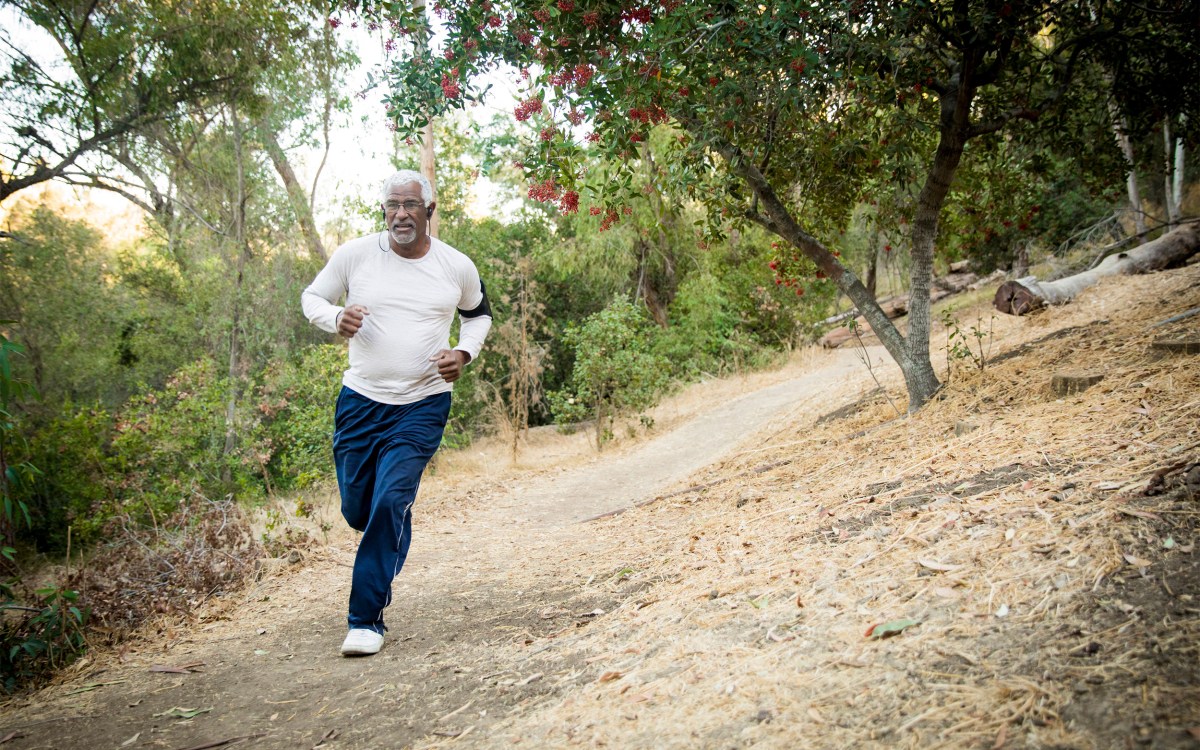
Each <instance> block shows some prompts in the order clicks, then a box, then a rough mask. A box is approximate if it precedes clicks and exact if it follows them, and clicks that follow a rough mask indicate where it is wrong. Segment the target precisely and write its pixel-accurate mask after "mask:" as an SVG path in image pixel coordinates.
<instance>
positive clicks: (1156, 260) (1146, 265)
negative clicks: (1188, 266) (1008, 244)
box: [992, 222, 1200, 315]
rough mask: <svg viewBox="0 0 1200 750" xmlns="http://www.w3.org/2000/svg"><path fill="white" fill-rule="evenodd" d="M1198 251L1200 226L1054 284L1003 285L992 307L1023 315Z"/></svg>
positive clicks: (1024, 282) (1029, 281) (1034, 281)
mask: <svg viewBox="0 0 1200 750" xmlns="http://www.w3.org/2000/svg"><path fill="white" fill-rule="evenodd" d="M1197 250H1200V222H1193V223H1189V224H1184V225H1183V226H1181V227H1180V228H1178V229H1176V230H1175V231H1173V232H1170V233H1168V234H1164V235H1163V236H1161V237H1159V238H1158V239H1156V240H1153V241H1151V242H1147V243H1145V244H1144V245H1141V246H1139V247H1136V248H1134V249H1133V250H1130V251H1129V252H1124V253H1117V254H1115V255H1110V256H1108V257H1107V258H1105V259H1104V261H1103V262H1102V263H1100V265H1098V266H1096V267H1095V268H1093V269H1091V270H1088V271H1084V272H1083V273H1077V274H1075V275H1074V276H1068V277H1066V278H1063V279H1059V280H1057V281H1047V282H1039V281H1038V280H1037V279H1036V278H1034V277H1032V276H1027V277H1025V278H1023V279H1017V280H1016V281H1007V282H1005V283H1004V284H1001V285H1000V288H999V289H997V290H996V297H995V299H994V300H993V302H992V306H993V307H995V308H996V309H997V310H999V311H1000V312H1002V313H1008V314H1010V315H1024V314H1026V313H1029V312H1032V311H1034V310H1038V309H1040V308H1042V307H1045V306H1046V305H1061V304H1065V303H1067V302H1070V301H1071V300H1072V299H1074V298H1075V297H1076V296H1077V295H1078V294H1079V293H1080V292H1082V291H1083V290H1084V289H1087V288H1088V287H1089V286H1091V285H1093V284H1095V283H1096V282H1097V281H1099V280H1100V279H1102V278H1104V277H1105V276H1115V275H1123V274H1136V273H1150V272H1151V271H1158V270H1161V269H1164V268H1169V267H1171V266H1175V265H1178V264H1181V263H1183V262H1184V261H1186V260H1187V259H1188V258H1190V257H1191V256H1192V255H1193V254H1195V253H1196V251H1197Z"/></svg>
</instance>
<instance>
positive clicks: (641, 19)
mask: <svg viewBox="0 0 1200 750" xmlns="http://www.w3.org/2000/svg"><path fill="white" fill-rule="evenodd" d="M652 17H653V16H652V13H651V11H650V9H649V8H627V9H625V10H623V11H621V20H622V21H625V22H626V23H633V22H635V21H636V22H638V23H650V20H651V18H652Z"/></svg>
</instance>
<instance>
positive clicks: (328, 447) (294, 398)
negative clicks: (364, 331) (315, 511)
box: [253, 344, 346, 490]
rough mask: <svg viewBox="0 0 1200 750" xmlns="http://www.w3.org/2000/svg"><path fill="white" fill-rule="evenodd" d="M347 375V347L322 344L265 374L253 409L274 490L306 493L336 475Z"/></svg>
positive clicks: (261, 447) (273, 367)
mask: <svg viewBox="0 0 1200 750" xmlns="http://www.w3.org/2000/svg"><path fill="white" fill-rule="evenodd" d="M345 369H346V347H345V346H344V345H342V344H320V345H317V346H312V347H309V348H307V349H305V350H304V351H303V352H302V353H301V355H300V358H299V359H298V360H296V361H294V362H282V363H275V364H274V365H272V366H271V367H269V368H268V369H267V371H266V372H265V373H264V374H263V378H262V380H263V383H262V385H261V386H260V387H259V388H258V389H257V391H256V392H255V394H254V401H253V408H254V411H255V412H257V414H258V415H259V417H260V418H261V419H262V421H263V428H262V431H263V435H262V440H261V442H260V444H259V448H260V449H261V451H262V452H263V455H264V456H267V457H268V458H266V460H265V461H264V463H265V464H266V466H267V471H268V476H269V477H270V482H271V485H272V489H273V490H287V489H303V488H305V487H310V486H312V485H313V484H316V483H317V482H319V481H321V480H322V479H326V478H327V477H329V476H331V475H332V474H333V414H334V408H335V406H336V404H337V396H338V392H339V391H340V390H341V388H342V372H343V371H344V370H345Z"/></svg>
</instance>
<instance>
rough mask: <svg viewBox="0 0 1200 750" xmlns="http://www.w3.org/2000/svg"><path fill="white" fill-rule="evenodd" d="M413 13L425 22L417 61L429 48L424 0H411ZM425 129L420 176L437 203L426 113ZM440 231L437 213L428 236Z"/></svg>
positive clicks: (429, 121)
mask: <svg viewBox="0 0 1200 750" xmlns="http://www.w3.org/2000/svg"><path fill="white" fill-rule="evenodd" d="M413 11H414V12H415V13H418V14H420V16H421V19H422V20H424V21H426V25H425V28H424V29H423V30H421V31H418V32H417V35H416V37H415V40H416V46H417V59H421V58H422V57H423V56H424V53H425V49H426V47H428V46H429V33H430V32H429V24H428V20H427V19H426V16H425V0H413ZM425 114H426V118H425V129H424V130H423V131H422V133H421V174H423V175H425V178H426V179H427V180H429V184H430V186H432V187H433V200H434V202H436V201H437V159H436V156H435V154H434V140H433V117H432V116H429V112H428V111H426V113H425ZM440 231H441V220H440V217H439V216H438V214H437V212H434V214H433V216H430V217H429V236H430V237H437V236H438V234H439V232H440Z"/></svg>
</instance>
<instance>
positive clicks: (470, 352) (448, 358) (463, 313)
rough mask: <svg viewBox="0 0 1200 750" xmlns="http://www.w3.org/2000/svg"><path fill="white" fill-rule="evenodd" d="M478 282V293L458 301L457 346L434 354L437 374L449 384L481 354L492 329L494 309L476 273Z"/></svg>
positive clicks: (464, 296) (476, 288) (476, 289)
mask: <svg viewBox="0 0 1200 750" xmlns="http://www.w3.org/2000/svg"><path fill="white" fill-rule="evenodd" d="M475 281H476V283H477V284H478V286H477V287H475V292H476V293H475V294H474V295H470V296H468V295H465V294H464V295H463V300H460V303H459V305H460V306H459V308H458V317H459V319H460V321H461V325H459V329H458V345H457V346H455V347H454V348H453V349H443V350H442V351H440V352H438V353H437V354H436V355H435V356H434V357H433V361H435V362H437V368H438V374H439V375H441V376H442V380H445V381H446V382H447V383H453V382H454V381H455V380H458V379H459V378H460V377H461V376H462V372H463V368H465V367H466V366H467V363H468V362H470V361H471V360H473V359H475V358H476V357H477V356H479V351H480V350H481V349H482V348H483V342H484V340H485V339H486V338H487V335H488V331H490V330H491V328H492V308H491V305H490V304H489V303H488V298H487V289H486V287H484V285H483V282H482V281H479V277H478V275H475ZM472 303H475V304H474V305H472V306H471V307H470V308H466V307H464V306H463V305H464V304H466V305H471V304H472Z"/></svg>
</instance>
